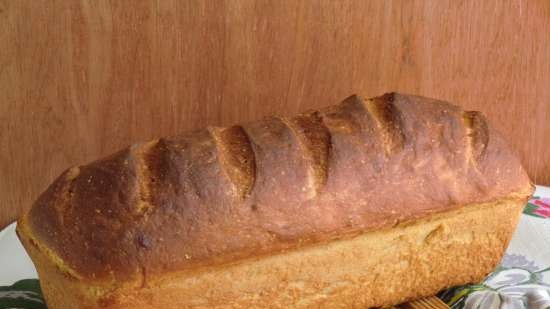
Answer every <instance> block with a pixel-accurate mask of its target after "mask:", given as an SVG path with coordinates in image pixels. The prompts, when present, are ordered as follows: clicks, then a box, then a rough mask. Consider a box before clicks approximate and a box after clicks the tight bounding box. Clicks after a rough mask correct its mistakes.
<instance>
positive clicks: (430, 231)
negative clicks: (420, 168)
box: [19, 195, 526, 309]
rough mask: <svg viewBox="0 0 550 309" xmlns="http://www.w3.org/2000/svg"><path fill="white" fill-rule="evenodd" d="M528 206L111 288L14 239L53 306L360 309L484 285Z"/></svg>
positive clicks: (494, 208) (512, 203) (432, 220)
mask: <svg viewBox="0 0 550 309" xmlns="http://www.w3.org/2000/svg"><path fill="white" fill-rule="evenodd" d="M525 202H526V197H525V195H521V196H517V195H510V197H509V198H506V199H502V200H498V201H494V202H490V203H476V204H469V205H467V206H465V207H462V208H460V209H458V210H453V211H448V212H444V213H440V214H434V215H431V216H428V217H425V218H423V219H420V220H415V221H410V222H404V223H401V224H399V225H397V226H395V227H392V228H386V229H381V230H376V231H371V232H367V233H365V234H362V235H359V236H357V237H354V238H352V239H345V240H338V241H332V242H329V243H325V244H318V245H315V246H310V247H305V248H300V249H297V250H293V251H289V252H286V253H281V254H277V255H271V256H264V257H259V258H255V259H249V260H244V261H240V262H238V263H237V264H233V265H224V266H216V267H212V268H208V269H204V270H202V271H200V272H194V273H189V272H185V273H171V274H165V275H162V276H159V277H155V278H147V281H145V282H141V283H140V285H143V286H140V287H137V286H136V284H138V283H137V282H136V283H135V284H130V285H128V286H125V287H120V288H117V289H115V290H114V291H109V287H106V286H101V285H97V284H96V283H92V282H89V281H86V280H79V279H76V278H75V277H73V276H71V275H69V274H67V273H66V272H63V271H62V270H61V269H60V268H58V267H57V266H56V264H55V262H54V261H53V260H52V259H51V258H50V257H48V256H46V255H45V254H44V253H43V252H42V251H41V250H40V249H39V246H37V245H35V244H33V243H32V242H31V241H30V238H29V237H28V235H27V233H28V232H29V231H28V230H27V229H26V228H24V227H23V228H21V229H20V230H19V234H20V237H21V239H22V240H23V244H24V246H25V248H26V249H27V251H28V252H29V254H30V255H31V257H32V258H33V261H34V262H35V265H36V267H37V269H38V273H39V275H40V279H41V285H42V288H43V290H44V295H45V297H46V300H47V302H48V306H49V308H50V309H62V308H63V309H73V308H75V309H76V308H81V309H87V308H98V307H101V308H110V309H123V308H128V309H129V308H132V309H133V308H144V309H148V308H150V309H153V308H167V309H171V308H174V309H175V308H178V309H179V308H193V309H198V308H361V309H363V308H368V307H373V306H382V305H390V304H397V303H401V302H404V301H407V300H409V299H414V298H418V297H423V296H429V295H433V294H435V293H437V292H438V291H440V290H441V289H444V288H447V287H450V286H454V285H458V284H465V283H469V282H477V281H479V280H481V279H482V278H483V277H484V276H485V275H486V274H487V273H489V272H490V271H491V270H492V269H493V268H494V267H495V266H496V265H497V264H498V262H499V260H500V258H501V256H502V254H503V252H504V251H505V249H506V247H507V245H508V242H509V241H510V238H511V236H512V234H513V231H514V229H515V226H516V224H517V221H518V219H519V217H520V214H521V211H522V209H523V207H524V204H525ZM404 207H406V206H404ZM23 222H24V221H23Z"/></svg>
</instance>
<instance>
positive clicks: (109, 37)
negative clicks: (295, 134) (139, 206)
mask: <svg viewBox="0 0 550 309" xmlns="http://www.w3.org/2000/svg"><path fill="white" fill-rule="evenodd" d="M393 90H396V91H402V92H407V93H414V94H420V95H424V96H430V97H435V98H440V99H445V100H449V101H452V102H455V103H458V104H461V105H463V106H464V107H465V108H468V109H476V110H481V111H483V112H484V113H485V114H486V115H487V116H488V117H489V119H490V120H491V122H492V123H493V124H494V125H495V126H496V127H497V128H498V129H499V130H501V131H502V132H503V133H504V134H505V135H506V137H507V138H508V139H509V141H510V143H511V144H512V146H513V147H514V148H516V149H517V150H518V152H519V153H520V155H521V158H522V160H523V162H524V164H525V166H526V167H527V169H528V171H529V173H530V175H531V177H532V178H533V179H534V181H536V182H537V183H542V184H550V147H548V146H547V145H548V142H547V141H546V140H547V139H548V138H549V137H550V121H548V119H549V117H550V2H549V1H545V0H532V1H525V0H523V1H521V0H517V1H501V0H490V1H359V0H358V1H249V0H235V1H199V0H196V1H176V0H167V1H59V2H55V1H34V0H33V1H31V0H22V1H9V0H3V1H2V0H0V143H1V149H0V176H1V177H0V226H3V225H5V224H6V223H8V222H9V221H10V220H13V219H15V218H16V216H17V215H18V214H19V213H20V212H21V211H22V210H23V209H26V208H28V207H29V206H30V204H31V203H32V201H33V200H34V199H35V198H36V197H37V196H38V194H39V193H40V192H41V191H42V190H44V189H45V188H46V186H47V185H48V184H49V183H50V182H51V181H52V180H53V179H54V177H56V176H57V175H58V174H59V173H61V171H62V170H64V169H65V168H67V167H69V166H71V165H75V164H83V163H85V162H88V161H90V160H93V159H95V158H98V157H100V156H103V155H106V154H108V153H111V152H113V151H115V150H117V149H119V148H121V147H123V146H124V145H127V144H129V143H132V142H135V141H140V140H147V139H151V138H153V137H157V136H162V135H168V134H175V133H177V132H182V131H185V130H189V129H193V128H198V127H201V126H204V125H207V124H208V125H227V124H230V123H234V122H238V121H247V120H252V119H257V118H260V117H262V116H265V115H268V114H272V113H278V114H291V113H295V112H298V111H301V110H305V109H309V108H317V107H321V106H325V105H329V104H332V103H336V102H338V101H339V100H341V99H343V98H344V97H346V96H348V95H350V94H351V93H360V94H362V95H364V96H375V95H379V94H382V93H384V92H387V91H393Z"/></svg>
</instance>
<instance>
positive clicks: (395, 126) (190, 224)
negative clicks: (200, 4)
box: [21, 93, 532, 283]
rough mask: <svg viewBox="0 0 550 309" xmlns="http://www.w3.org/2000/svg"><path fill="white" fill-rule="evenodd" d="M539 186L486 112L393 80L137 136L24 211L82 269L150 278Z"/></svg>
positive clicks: (69, 175)
mask: <svg viewBox="0 0 550 309" xmlns="http://www.w3.org/2000/svg"><path fill="white" fill-rule="evenodd" d="M531 190H532V185H531V183H530V181H529V178H528V176H527V175H526V173H525V171H524V170H523V168H522V166H521V164H520V163H519V161H518V159H517V158H516V156H515V155H514V154H513V153H512V152H511V151H510V149H509V148H508V147H507V146H506V144H505V143H504V141H503V140H502V138H501V137H500V136H499V135H498V134H497V133H496V132H495V130H493V129H491V128H490V127H489V125H488V124H487V122H486V120H485V118H484V117H483V116H482V115H481V114H479V113H474V112H464V111H462V110H461V109H460V108H458V107H456V106H453V105H450V104H448V103H445V102H441V101H436V100H432V99H427V98H422V97H416V96H410V95H402V94H395V93H394V94H387V95H384V96H382V97H378V98H374V99H371V100H366V101H365V100H363V99H361V98H359V97H357V96H352V97H350V98H348V99H346V100H345V101H344V102H342V103H341V104H339V105H336V106H332V107H329V108H326V109H323V110H321V111H317V112H310V113H305V114H302V115H298V116H295V117H291V118H277V117H270V118H265V119H263V120H260V121H256V122H252V123H248V124H244V125H242V126H234V127H230V128H211V129H205V130H199V131H195V132H191V133H187V134H184V135H181V136H178V137H173V138H165V139H160V140H157V141H152V142H149V143H145V144H138V145H134V146H131V147H129V148H127V149H125V150H122V151H120V152H118V153H116V154H114V155H112V156H110V157H108V158H105V159H103V160H100V161H96V162H93V163H90V164H88V165H85V166H81V167H78V168H73V169H70V170H68V171H67V172H65V173H63V174H62V175H61V176H60V177H59V178H58V179H57V180H56V181H55V182H54V183H53V184H52V185H51V186H50V187H49V188H48V189H47V190H46V192H44V193H43V194H42V195H41V196H40V198H39V199H38V200H37V202H36V203H35V205H34V206H33V208H32V210H31V211H30V213H29V214H28V216H27V219H26V220H24V221H22V222H21V223H22V224H26V225H28V226H27V227H26V229H27V230H28V231H29V233H31V234H32V235H31V236H32V238H34V239H36V240H37V241H39V242H40V243H42V244H43V245H44V246H47V247H48V248H50V249H51V251H52V252H54V253H55V254H56V255H58V256H59V257H60V258H61V259H62V260H63V261H64V263H66V266H67V267H69V268H70V269H71V270H72V271H73V272H74V273H75V274H77V275H78V276H79V277H81V278H84V279H85V280H89V281H94V282H118V283H120V282H145V281H146V280H147V277H155V276H160V275H162V274H165V273H169V272H173V271H185V270H190V269H197V268H200V267H206V266H213V265H221V264H224V263H228V262H234V261H237V260H240V259H244V258H250V257H255V256H264V255H270V254H276V253H279V252H282V251H285V250H290V249H296V248H298V247H301V246H304V245H308V244H315V243H320V242H326V241H329V240H332V239H335V238H346V237H351V236H353V235H357V234H360V233H364V232H366V231H371V230H374V229H377V228H382V227H388V226H392V225H395V224H397V223H398V222H402V221H407V220H413V219H416V218H421V217H425V216H427V215H429V214H431V213H438V212H445V211H449V210H452V209H455V208H459V207H461V206H463V205H466V204H472V203H480V202H487V201H494V200H498V199H500V198H504V197H506V196H508V195H509V194H510V193H511V192H520V193H522V194H524V195H525V196H527V195H529V194H530V192H531Z"/></svg>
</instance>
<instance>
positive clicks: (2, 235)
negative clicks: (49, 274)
mask: <svg viewBox="0 0 550 309" xmlns="http://www.w3.org/2000/svg"><path fill="white" fill-rule="evenodd" d="M30 278H38V275H37V274H36V270H35V269H34V265H33V264H32V262H31V259H30V258H29V256H28V255H27V252H26V251H25V249H24V248H23V246H22V245H21V243H20V242H19V238H17V235H16V234H15V222H14V223H12V224H10V225H8V227H7V228H5V229H4V230H3V231H1V232H0V286H2V285H11V284H13V283H14V282H15V281H17V280H21V279H30Z"/></svg>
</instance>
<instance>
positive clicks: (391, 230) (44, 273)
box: [17, 192, 530, 309]
mask: <svg viewBox="0 0 550 309" xmlns="http://www.w3.org/2000/svg"><path fill="white" fill-rule="evenodd" d="M529 196H530V193H526V192H520V193H513V194H510V195H509V196H508V197H506V198H504V199H499V200H497V201H493V202H489V203H473V204H469V205H466V206H464V207H461V208H459V209H455V210H451V211H447V212H443V213H437V214H433V215H431V216H426V217H424V218H422V219H418V220H412V221H408V222H402V223H400V224H398V225H397V226H394V227H388V228H384V229H380V230H374V231H370V232H366V233H364V234H361V235H359V236H357V237H354V238H351V239H343V240H337V241H333V242H330V243H323V244H316V245H313V246H310V247H306V248H300V249H297V250H292V251H289V252H286V253H280V254H277V255H270V256H264V257H256V258H254V259H250V260H242V261H238V262H236V263H234V264H226V265H222V266H216V267H212V268H211V269H208V270H201V271H200V272H192V273H189V272H187V273H185V272H183V273H170V274H165V275H162V276H158V277H156V278H147V282H146V283H144V282H124V283H118V284H117V285H111V283H110V282H106V281H99V282H90V281H89V280H81V279H80V278H79V277H78V274H76V273H75V272H74V271H72V270H71V269H70V267H69V266H67V265H65V264H64V263H63V260H62V259H60V258H59V257H58V256H56V255H55V253H54V252H52V251H51V250H49V249H48V248H47V247H45V246H43V245H41V244H40V242H38V241H37V240H36V239H34V238H33V236H32V231H31V230H30V229H29V226H28V225H27V224H26V221H25V219H24V218H23V219H22V220H20V222H19V225H18V228H17V232H18V235H19V237H20V239H21V240H22V243H23V245H24V246H25V248H26V249H27V251H28V252H29V255H30V256H31V258H32V259H33V262H34V263H35V265H36V268H37V270H38V273H39V275H40V278H41V284H42V288H43V290H44V295H45V297H46V299H47V300H48V302H49V305H50V308H51V309H59V308H64V309H71V308H82V309H85V308H97V307H98V305H100V306H101V307H105V308H113V309H119V308H132V307H135V306H138V307H140V308H157V307H155V306H158V304H156V305H155V304H154V302H155V301H152V300H151V299H156V301H158V297H157V298H155V297H154V294H158V293H160V294H165V295H170V293H172V294H173V293H174V291H173V288H174V285H175V286H179V288H180V289H183V290H182V291H184V290H187V292H186V293H183V294H182V295H184V297H189V295H188V293H192V291H193V290H194V289H197V287H198V286H197V287H195V288H191V287H189V286H188V281H186V280H189V278H194V279H193V280H192V282H199V281H200V280H203V279H197V278H208V276H209V273H210V274H214V273H217V272H220V271H222V272H225V271H228V270H229V271H231V272H234V271H235V270H239V269H240V270H241V271H242V270H243V269H246V268H247V267H249V266H251V265H254V264H256V263H269V262H268V261H270V260H273V259H275V260H276V259H281V260H283V261H284V260H285V256H287V258H289V259H294V260H295V259H296V254H298V255H300V254H306V255H307V252H311V251H312V250H313V251H314V250H319V249H320V248H326V247H327V246H328V247H331V246H334V245H338V243H340V244H342V243H346V242H348V243H349V244H352V243H353V242H355V241H360V240H361V239H362V238H368V237H371V238H377V237H382V238H383V236H384V235H386V236H387V237H389V236H388V235H392V234H394V235H393V236H392V237H394V238H395V237H397V238H398V237H403V235H407V231H410V230H411V229H413V230H414V229H415V228H418V227H422V226H423V225H426V226H428V225H430V224H431V225H433V224H434V222H435V223H437V224H439V225H441V224H440V223H438V222H439V221H445V220H450V219H452V218H455V219H456V218H461V217H464V218H466V217H467V218H470V219H471V218H474V220H477V219H475V218H476V217H480V216H481V214H485V216H486V215H487V214H490V213H491V212H494V215H491V216H489V217H483V218H480V220H479V221H478V222H477V223H479V224H483V225H484V226H486V227H489V228H492V229H493V230H494V234H495V235H498V236H497V238H496V239H497V240H496V242H495V243H494V244H492V247H491V248H487V250H486V251H487V252H483V253H482V252H474V253H473V254H478V255H477V256H476V258H478V259H481V260H480V261H478V262H479V263H480V265H479V267H478V269H475V268H472V265H469V266H468V267H467V268H466V267H464V266H463V265H456V268H457V269H458V270H460V271H459V272H458V273H456V271H454V272H452V271H450V274H445V275H444V276H443V275H439V276H440V278H439V279H438V281H441V278H443V279H444V280H443V284H442V283H439V284H435V285H433V286H429V284H428V285H427V286H426V285H424V286H422V285H420V286H417V287H416V288H417V289H416V290H414V289H413V290H410V291H409V292H408V293H405V294H403V293H402V292H400V293H395V295H390V296H388V295H387V293H382V295H380V296H376V297H374V299H370V300H365V301H366V303H367V304H369V305H382V304H389V303H388V301H389V302H390V303H399V302H402V301H406V300H408V299H412V298H417V297H423V296H429V295H433V294H434V293H436V292H437V291H439V290H440V289H443V288H446V287H449V286H453V285H457V284H464V283H468V282H471V281H478V280H481V279H482V278H483V276H485V275H486V273H488V272H489V271H490V270H491V269H492V268H493V267H494V266H495V265H496V264H497V263H498V261H499V259H500V257H501V255H502V254H503V252H504V250H505V248H506V247H507V244H508V242H509V240H510V238H511V236H512V234H513V231H514V229H515V226H516V224H517V221H518V219H519V217H520V214H521V211H522V209H523V206H524V204H525V202H526V200H527V199H528V197H529ZM465 216H466V217H465ZM470 219H468V220H470ZM451 228H452V227H451ZM469 228H471V229H472V230H475V228H477V227H476V226H471V227H469ZM436 230H437V229H434V230H433V231H432V232H434V231H436ZM436 232H437V231H436ZM489 232H491V231H490V230H489ZM489 232H487V233H486V234H487V235H490V233H489ZM430 233H431V232H430ZM437 233H439V232H437ZM487 235H485V236H487ZM481 236H482V235H481ZM485 236H482V237H479V236H478V242H479V241H480V242H486V241H487V239H489V238H491V237H492V236H487V237H489V238H487V239H485V238H484V237H485ZM390 238H391V237H390ZM491 239H492V238H491ZM493 241H495V239H493ZM472 246H474V245H473V244H472ZM475 246H479V244H476V245H475ZM427 250H432V251H433V250H434V249H429V248H428V249H427ZM438 250H439V249H438ZM476 250H479V248H477V249H476ZM436 251H437V250H436ZM436 251H434V252H436ZM438 254H440V255H441V254H444V255H445V256H447V257H448V258H450V259H456V260H460V259H461V258H462V257H461V256H456V257H453V254H456V253H454V252H453V250H449V252H445V253H443V252H439V253H438ZM460 254H463V252H462V251H461V253H460ZM439 258H441V257H438V259H439ZM378 262H379V263H380V264H383V263H384V261H378ZM336 263H337V261H336ZM247 265H248V266H247ZM319 271H320V272H322V271H323V269H319ZM237 272H238V271H237ZM459 274H462V275H459ZM241 275H242V274H241ZM272 275H273V274H272ZM406 275H407V277H410V278H414V277H415V276H419V274H415V273H414V270H413V271H410V273H407V274H406ZM385 276H386V277H388V278H386V279H385V280H388V279H391V276H392V274H390V273H388V274H385ZM278 279H281V278H278ZM287 279H288V278H287ZM285 280H286V279H285ZM376 280H378V283H377V284H378V285H380V284H382V285H384V283H382V282H380V281H379V280H380V279H376ZM399 280H405V281H406V280H408V279H407V278H400V279H399ZM203 281H204V283H207V282H208V280H207V279H204V280H203ZM222 281H223V280H222ZM283 281H284V280H283ZM177 282H179V284H178V283H177ZM183 282H187V283H186V284H187V285H181V283H183ZM214 282H216V281H214ZM385 282H387V281H385ZM210 283H212V282H210ZM198 285H200V283H198ZM203 288H204V287H203ZM218 288H219V287H218ZM258 288H259V289H261V287H260V286H258ZM166 289H167V290H166ZM162 290H164V292H160V291H162ZM376 290H377V291H379V289H376ZM195 292H196V291H195ZM159 297H162V296H159ZM167 297H169V298H170V296H167ZM277 297H278V296H274V295H273V294H270V295H268V297H267V298H268V299H269V298H277ZM285 297H286V298H288V296H285ZM336 298H338V297H336ZM224 299H225V300H226V301H229V300H227V298H226V297H220V298H219V300H222V301H223V300H224ZM272 300H273V299H271V300H270V301H272ZM151 301H152V303H151ZM171 301H172V302H174V303H177V300H176V301H174V300H173V299H172V300H171ZM240 301H241V305H235V307H228V308H244V307H245V305H246V306H250V308H254V307H256V306H257V304H254V303H246V300H240ZM340 301H341V302H343V303H346V301H345V298H343V299H342V300H340ZM368 301H373V302H375V303H369V302H368ZM237 303H238V302H237ZM151 304H153V305H151ZM166 305H167V304H162V306H163V308H172V307H166ZM285 305H288V304H285ZM318 305H319V304H318V303H315V306H318ZM148 306H149V307H148ZM209 306H211V307H215V308H218V307H219V308H224V306H222V305H220V304H219V303H218V304H209ZM281 307H282V304H281ZM173 308H176V307H173ZM178 308H182V307H178ZM185 308H187V307H185ZM189 308H195V307H189ZM196 308H202V307H201V306H197V307H196ZM258 308H262V307H260V306H258ZM300 308H309V307H307V306H302V307H300ZM316 308H317V307H316ZM320 308H323V307H320ZM330 308H332V307H330ZM343 308H356V307H355V306H354V305H353V303H349V304H348V306H347V307H343ZM357 308H358V307H357Z"/></svg>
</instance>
